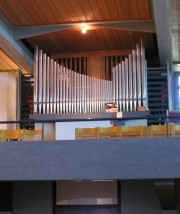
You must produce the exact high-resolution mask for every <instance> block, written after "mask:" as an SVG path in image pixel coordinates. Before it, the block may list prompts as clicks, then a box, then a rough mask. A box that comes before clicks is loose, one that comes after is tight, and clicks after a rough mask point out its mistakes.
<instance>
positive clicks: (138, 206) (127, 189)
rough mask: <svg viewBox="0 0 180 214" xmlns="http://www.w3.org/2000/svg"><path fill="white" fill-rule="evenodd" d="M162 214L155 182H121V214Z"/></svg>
mask: <svg viewBox="0 0 180 214" xmlns="http://www.w3.org/2000/svg"><path fill="white" fill-rule="evenodd" d="M139 213H146V214H162V209H161V206H160V202H159V199H158V195H157V193H156V191H155V186H154V184H153V181H143V180H142V181H141V180H140V181H122V182H121V214H139Z"/></svg>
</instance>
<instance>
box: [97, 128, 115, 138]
mask: <svg viewBox="0 0 180 214" xmlns="http://www.w3.org/2000/svg"><path fill="white" fill-rule="evenodd" d="M118 137H119V127H118V126H111V127H98V138H118Z"/></svg>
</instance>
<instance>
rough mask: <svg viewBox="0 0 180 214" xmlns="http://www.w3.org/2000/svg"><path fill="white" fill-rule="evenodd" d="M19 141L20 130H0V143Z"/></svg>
mask: <svg viewBox="0 0 180 214" xmlns="http://www.w3.org/2000/svg"><path fill="white" fill-rule="evenodd" d="M13 140H14V141H20V140H21V130H20V129H15V130H14V129H13V130H8V129H7V130H6V129H2V130H1V131H0V141H13Z"/></svg>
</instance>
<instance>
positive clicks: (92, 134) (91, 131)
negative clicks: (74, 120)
mask: <svg viewBox="0 0 180 214" xmlns="http://www.w3.org/2000/svg"><path fill="white" fill-rule="evenodd" d="M97 137H98V128H97V127H95V128H75V139H76V140H85V139H97Z"/></svg>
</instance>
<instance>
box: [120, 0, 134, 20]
mask: <svg viewBox="0 0 180 214" xmlns="http://www.w3.org/2000/svg"><path fill="white" fill-rule="evenodd" d="M122 4H123V9H124V14H125V17H126V20H132V13H131V11H130V6H129V0H122Z"/></svg>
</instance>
